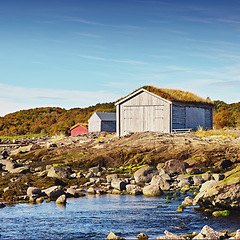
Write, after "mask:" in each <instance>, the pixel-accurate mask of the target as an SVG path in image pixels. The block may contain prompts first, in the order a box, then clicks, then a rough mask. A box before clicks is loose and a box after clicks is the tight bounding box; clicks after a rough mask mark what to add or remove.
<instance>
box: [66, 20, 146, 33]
mask: <svg viewBox="0 0 240 240" xmlns="http://www.w3.org/2000/svg"><path fill="white" fill-rule="evenodd" d="M66 19H67V20H68V21H72V22H79V23H83V24H88V25H95V26H103V27H113V28H122V29H130V30H133V29H142V27H140V26H135V25H116V24H108V23H102V22H95V21H90V20H87V19H84V18H78V17H68V18H66Z"/></svg>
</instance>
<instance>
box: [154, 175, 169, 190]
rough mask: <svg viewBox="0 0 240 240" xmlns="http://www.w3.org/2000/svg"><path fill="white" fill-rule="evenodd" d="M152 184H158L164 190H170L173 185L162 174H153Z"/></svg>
mask: <svg viewBox="0 0 240 240" xmlns="http://www.w3.org/2000/svg"><path fill="white" fill-rule="evenodd" d="M150 184H151V185H157V186H158V187H160V188H161V190H163V191H168V190H169V189H170V187H171V185H170V184H169V183H168V182H167V181H166V180H165V179H164V178H163V177H162V176H159V175H155V176H153V177H152V180H151V183H150Z"/></svg>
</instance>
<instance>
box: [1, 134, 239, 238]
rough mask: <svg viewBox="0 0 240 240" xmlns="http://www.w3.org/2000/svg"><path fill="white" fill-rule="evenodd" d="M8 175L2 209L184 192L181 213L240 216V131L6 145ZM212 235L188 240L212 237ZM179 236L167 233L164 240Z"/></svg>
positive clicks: (3, 184) (89, 136)
mask: <svg viewBox="0 0 240 240" xmlns="http://www.w3.org/2000/svg"><path fill="white" fill-rule="evenodd" d="M0 170H1V177H0V178H1V182H0V197H1V203H0V207H5V206H6V204H9V203H18V202H32V203H41V202H43V201H44V200H45V201H56V202H57V203H59V204H65V203H66V201H67V198H69V197H81V196H84V195H85V194H133V195H136V194H144V195H150V196H156V195H161V194H163V192H169V195H171V197H172V198H174V192H176V191H182V192H187V191H191V192H193V194H192V196H191V197H186V199H185V200H184V202H183V203H182V205H181V206H179V209H178V210H177V211H183V210H184V205H189V204H195V205H199V206H200V207H202V208H203V209H205V210H206V209H207V211H211V212H212V214H213V215H214V214H215V215H216V216H218V215H228V214H229V213H230V212H231V211H232V210H234V211H236V210H237V211H238V210H240V131H239V130H236V129H235V130H231V131H230V130H227V131H225V132H224V131H223V132H222V134H219V133H218V134H216V135H211V136H207V137H206V136H205V137H198V136H197V135H195V134H190V133H175V134H160V133H152V132H145V133H135V134H129V135H126V136H124V137H116V136H115V135H113V134H108V133H88V134H84V135H81V136H72V137H66V138H62V139H57V138H51V139H50V138H49V137H41V138H35V139H21V140H15V141H3V140H2V141H1V142H0ZM215 215H214V216H215ZM203 231H210V232H211V230H209V229H207V230H206V229H203ZM212 231H214V230H212ZM204 234H205V233H202V235H201V236H200V235H199V236H195V235H196V234H195V235H192V236H190V237H188V238H189V239H191V238H193V237H194V239H209V236H207V235H206V234H205V235H204ZM111 236H113V235H111ZM111 236H110V237H111ZM204 236H205V237H204ZM237 236H238V235H237ZM145 237H146V236H145ZM177 237H178V238H179V236H175V238H177ZM229 237H230V236H227V235H224V236H223V235H221V236H220V235H219V236H218V237H217V238H215V239H223V238H229ZM233 237H234V236H233ZM173 238H174V236H173V235H171V233H168V232H166V238H163V239H173ZM109 239H114V238H109ZM115 239H118V238H117V236H116V238H115ZM138 239H141V238H140V237H139V238H138ZM142 239H146V238H142ZM232 239H238V238H237V237H236V236H235V237H234V238H232Z"/></svg>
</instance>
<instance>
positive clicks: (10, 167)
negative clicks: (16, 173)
mask: <svg viewBox="0 0 240 240" xmlns="http://www.w3.org/2000/svg"><path fill="white" fill-rule="evenodd" d="M1 163H2V164H3V165H5V170H6V171H8V172H10V171H12V170H13V169H14V168H16V167H19V165H18V164H16V163H15V162H13V161H11V160H2V161H1Z"/></svg>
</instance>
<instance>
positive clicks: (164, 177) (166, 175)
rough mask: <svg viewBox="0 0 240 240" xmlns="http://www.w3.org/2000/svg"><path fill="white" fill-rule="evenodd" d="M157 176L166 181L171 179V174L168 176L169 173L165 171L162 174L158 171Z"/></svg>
mask: <svg viewBox="0 0 240 240" xmlns="http://www.w3.org/2000/svg"><path fill="white" fill-rule="evenodd" d="M159 176H161V177H162V178H163V179H165V180H166V181H172V178H171V176H170V175H169V174H167V173H164V174H162V173H159Z"/></svg>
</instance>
